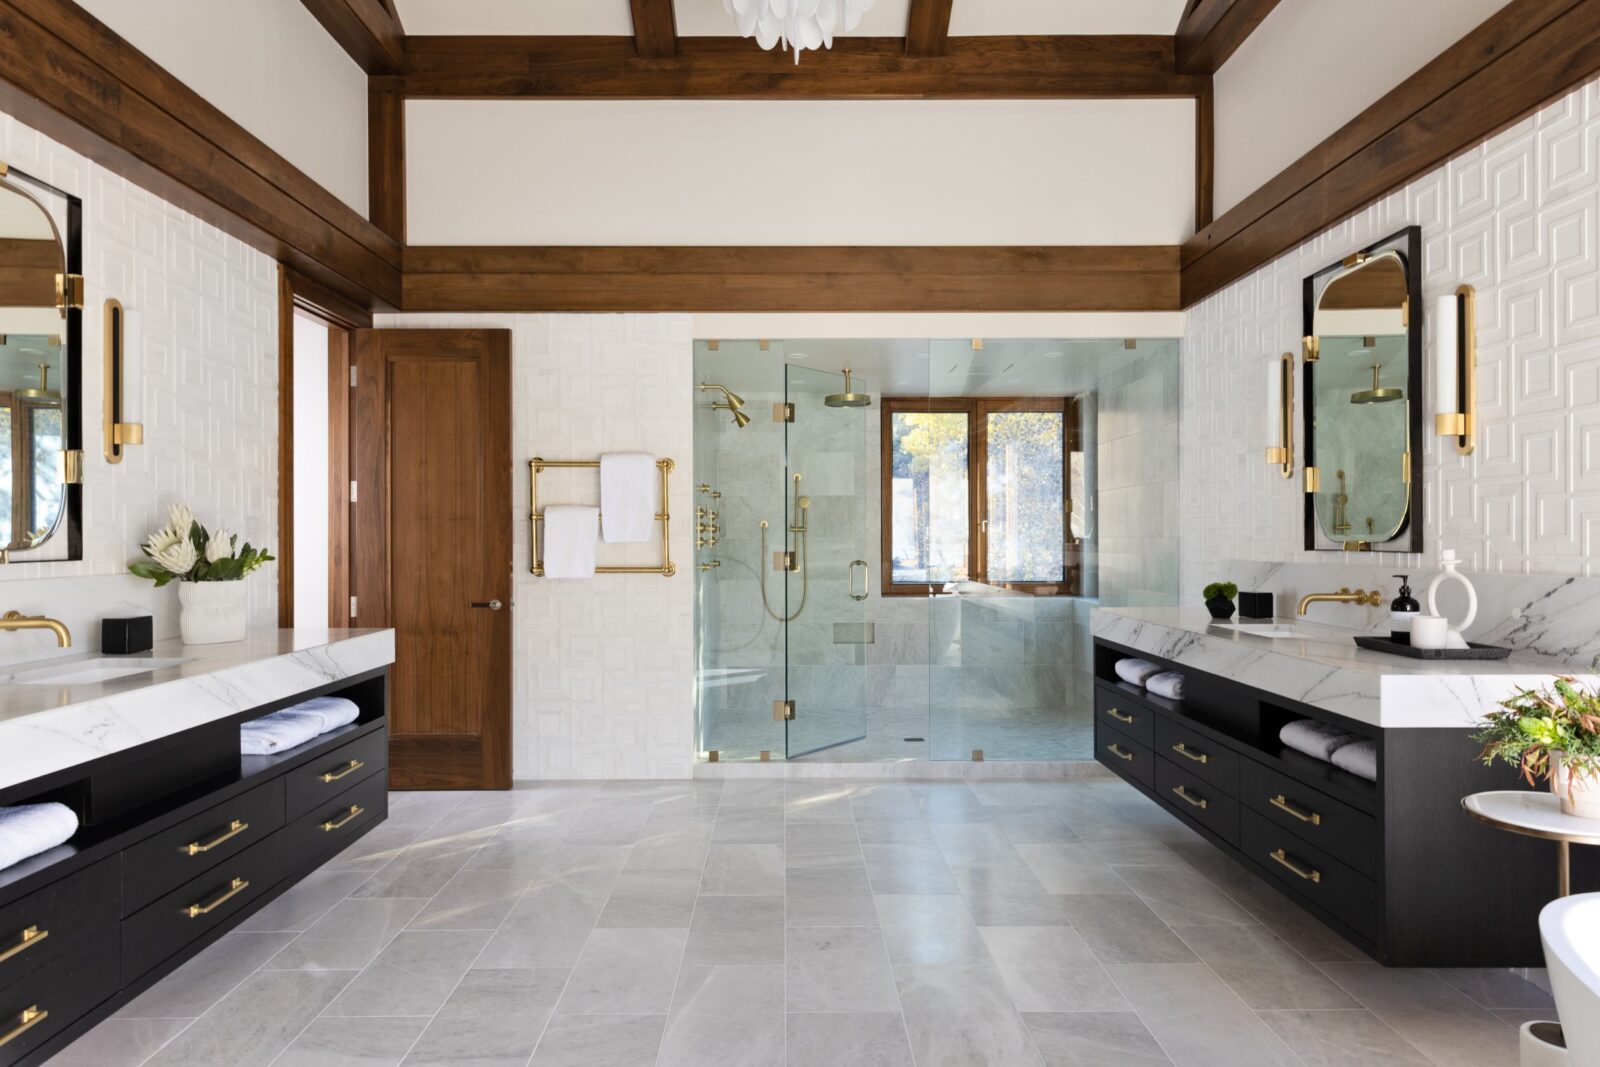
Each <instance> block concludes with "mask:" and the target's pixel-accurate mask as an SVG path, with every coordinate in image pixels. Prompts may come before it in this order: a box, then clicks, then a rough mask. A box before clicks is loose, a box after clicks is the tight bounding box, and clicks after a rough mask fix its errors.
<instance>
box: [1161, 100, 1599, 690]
mask: <svg viewBox="0 0 1600 1067" xmlns="http://www.w3.org/2000/svg"><path fill="white" fill-rule="evenodd" d="M1412 224H1416V225H1420V226H1421V227H1422V237H1423V263H1422V285H1423V302H1422V304H1423V308H1422V311H1423V315H1422V318H1423V320H1424V342H1425V343H1424V348H1425V353H1426V357H1427V359H1426V360H1425V362H1428V361H1431V359H1432V356H1433V352H1434V344H1433V338H1434V330H1435V323H1434V322H1433V321H1432V320H1433V315H1432V314H1431V312H1432V311H1433V307H1434V301H1435V300H1436V299H1437V298H1438V297H1439V296H1441V295H1443V294H1446V293H1449V292H1452V291H1454V289H1455V287H1456V286H1457V285H1460V284H1461V283H1463V282H1466V283H1470V284H1472V285H1473V286H1475V287H1476V288H1477V292H1478V329H1477V341H1478V360H1479V366H1478V378H1477V383H1478V395H1479V398H1480V399H1479V422H1480V426H1481V432H1480V434H1479V439H1478V446H1477V449H1476V451H1475V452H1474V453H1473V454H1472V455H1470V456H1459V455H1457V454H1456V453H1455V451H1454V449H1453V448H1452V447H1450V442H1449V441H1448V440H1447V439H1443V438H1439V437H1435V436H1433V435H1432V434H1431V433H1428V434H1426V435H1425V436H1424V438H1423V440H1422V442H1421V457H1420V462H1419V463H1418V464H1417V471H1418V476H1419V477H1420V478H1421V479H1422V481H1423V486H1424V526H1423V529H1424V536H1425V546H1426V549H1425V552H1424V553H1422V554H1421V556H1417V555H1411V554H1406V553H1378V554H1376V555H1374V556H1369V557H1364V558H1363V559H1362V561H1361V564H1360V565H1355V564H1352V563H1350V562H1348V561H1346V560H1344V559H1342V558H1340V557H1339V556H1338V555H1336V554H1330V553H1320V552H1308V551H1306V550H1304V548H1303V547H1302V506H1303V503H1302V501H1303V498H1302V496H1301V494H1300V491H1299V488H1298V486H1299V480H1298V479H1292V480H1285V479H1283V478H1281V477H1280V476H1279V475H1278V473H1277V471H1276V469H1275V468H1272V467H1269V466H1268V465H1267V464H1266V463H1265V462H1263V460H1262V446H1263V440H1262V434H1263V431H1262V424H1263V423H1264V415H1263V414H1262V409H1263V407H1264V404H1265V395H1264V390H1265V377H1266V376H1265V374H1264V373H1263V371H1262V368H1263V367H1264V366H1265V365H1266V362H1267V360H1269V359H1271V358H1273V357H1275V356H1277V355H1279V354H1280V353H1282V352H1285V351H1293V352H1296V353H1298V351H1299V338H1300V334H1301V279H1302V278H1303V277H1305V276H1306V275H1308V274H1311V273H1313V272H1314V271H1316V270H1319V269H1321V268H1322V267H1325V266H1327V265H1328V264H1329V263H1333V262H1336V261H1338V260H1339V259H1340V258H1342V257H1343V256H1345V255H1346V254H1348V253H1349V252H1351V251H1354V250H1356V249H1358V248H1362V247H1364V246H1366V245H1368V244H1371V243H1373V242H1375V241H1377V240H1380V239H1382V238H1384V237H1386V236H1388V235H1390V234H1392V233H1394V232H1396V231H1398V230H1400V229H1402V228H1404V227H1405V226H1407V225H1412ZM1597 232H1600V81H1597V82H1591V83H1589V84H1587V85H1585V86H1583V87H1582V88H1580V89H1577V90H1575V91H1574V92H1572V93H1569V94H1568V95H1566V96H1564V97H1562V98H1561V99H1560V100H1557V101H1555V102H1554V103H1552V104H1550V105H1549V106H1547V107H1545V108H1543V109H1542V110H1540V111H1539V112H1537V113H1536V114H1534V115H1532V116H1530V117H1528V118H1527V119H1525V120H1523V121H1522V122H1520V123H1518V124H1516V125H1515V126H1512V127H1510V128H1509V129H1506V130H1504V131H1502V132H1501V133H1499V134H1497V135H1495V136H1494V137H1492V138H1490V139H1489V140H1488V141H1487V142H1485V143H1484V144H1481V145H1479V146H1477V147H1476V148H1473V149H1471V150H1470V151H1468V152H1465V153H1463V154H1462V155H1460V156H1458V157H1456V158H1455V159H1452V160H1451V161H1450V162H1448V163H1446V164H1445V165H1444V166H1441V167H1439V168H1438V169H1437V170H1435V171H1433V172H1432V173H1430V174H1428V175H1426V176H1424V177H1422V178H1419V179H1417V180H1416V181H1414V182H1412V183H1411V184H1409V185H1407V186H1405V187H1404V188H1402V189H1397V190H1396V191H1394V192H1393V193H1391V194H1389V195H1388V196H1387V197H1385V198H1384V199H1383V200H1381V201H1379V202H1378V203H1376V204H1374V205H1372V206H1371V207H1369V208H1367V209H1366V210H1364V211H1362V212H1361V213H1359V214H1357V215H1356V216H1354V217H1352V218H1350V219H1348V220H1346V221H1345V222H1343V223H1341V224H1340V225H1338V226H1336V227H1334V228H1333V229H1331V230H1328V231H1327V232H1325V233H1323V234H1321V235H1320V236H1318V237H1317V238H1315V239H1313V240H1311V241H1309V242H1307V243H1305V244H1303V245H1301V246H1300V247H1299V248H1297V249H1295V250H1294V251H1292V252H1289V253H1288V254H1286V255H1284V256H1281V257H1279V258H1278V259H1276V260H1274V261H1273V262H1272V263H1270V264H1268V265H1267V266H1265V267H1262V268H1261V269H1259V270H1257V271H1256V272H1255V273H1253V274H1251V275H1249V276H1248V277H1246V278H1243V279H1241V280H1240V281H1238V282H1236V283H1234V284H1233V285H1230V286H1228V287H1227V288H1225V289H1223V290H1221V291H1220V292H1218V293H1216V294H1214V295H1213V296H1211V297H1209V298H1207V299H1206V300H1204V301H1202V302H1201V303H1200V304H1198V305H1196V306H1195V307H1194V308H1192V309H1191V310H1190V312H1189V315H1188V322H1187V329H1186V335H1185V341H1184V354H1183V361H1182V373H1183V382H1182V386H1183V388H1182V393H1183V445H1184V447H1183V450H1182V479H1181V481H1182V492H1181V508H1180V519H1181V529H1182V530H1183V538H1182V546H1181V548H1182V567H1181V572H1182V583H1183V596H1184V599H1185V601H1186V602H1195V601H1197V600H1198V599H1199V590H1200V588H1201V587H1202V586H1203V585H1204V584H1205V583H1206V582H1208V581H1210V580H1212V579H1213V578H1220V577H1233V578H1234V579H1235V580H1238V581H1239V582H1240V584H1241V586H1244V587H1248V586H1250V585H1268V586H1269V588H1276V589H1278V590H1279V591H1280V592H1289V591H1293V592H1294V593H1295V594H1296V595H1298V594H1300V593H1303V592H1305V591H1313V590H1316V589H1328V588H1338V586H1339V585H1351V586H1363V587H1366V588H1371V587H1372V586H1374V585H1377V586H1378V587H1380V588H1382V589H1383V590H1384V591H1385V593H1386V594H1387V595H1392V594H1393V591H1394V589H1395V587H1396V586H1397V585H1398V582H1397V581H1396V580H1395V579H1394V578H1392V577H1391V575H1393V574H1395V573H1405V572H1409V573H1411V574H1412V576H1413V582H1412V584H1413V586H1414V587H1416V586H1419V585H1421V584H1425V578H1424V576H1425V575H1426V574H1427V573H1429V572H1431V571H1432V570H1433V569H1434V560H1435V558H1436V554H1437V552H1438V550H1439V549H1440V548H1453V549H1455V550H1456V551H1457V552H1458V553H1459V554H1460V555H1461V556H1462V557H1463V558H1464V559H1465V560H1466V567H1465V568H1464V569H1465V570H1466V571H1467V572H1469V573H1470V574H1471V575H1472V577H1473V579H1474V581H1475V582H1476V583H1477V585H1478V588H1479V591H1480V593H1483V594H1485V603H1484V606H1483V610H1482V611H1481V613H1480V620H1481V621H1480V623H1479V625H1478V627H1477V628H1476V630H1475V633H1476V634H1477V635H1479V636H1482V637H1492V638H1493V639H1495V640H1504V641H1507V642H1510V643H1511V644H1513V645H1515V646H1517V647H1520V648H1526V649H1530V650H1533V651H1537V652H1543V653H1547V654H1550V655H1553V656H1558V657H1561V658H1563V659H1564V660H1566V661H1568V662H1570V663H1573V664H1574V665H1576V666H1587V665H1588V663H1589V661H1590V659H1592V657H1593V656H1594V655H1595V654H1596V652H1600V242H1597V240H1596V233H1597ZM1420 398H1421V400H1422V402H1423V404H1424V408H1423V412H1424V418H1423V423H1424V425H1425V427H1431V419H1430V418H1429V417H1428V416H1430V415H1431V414H1432V411H1433V407H1432V403H1433V384H1432V381H1431V372H1425V381H1424V386H1423V389H1422V392H1421V394H1420ZM1298 403H1300V401H1299V400H1298V399H1297V404H1298ZM1297 410H1303V408H1298V407H1297ZM1301 436H1303V435H1300V434H1297V437H1301ZM1303 443H1304V442H1303V440H1297V442H1296V445H1297V448H1298V447H1300V446H1303ZM1298 462H1303V457H1297V463H1298ZM1223 571H1227V572H1228V573H1227V574H1224V573H1222V572H1223ZM1419 579H1420V581H1419ZM1273 583H1275V585H1274V584H1273ZM1281 610H1282V609H1281V608H1280V611H1281ZM1289 610H1290V611H1292V610H1293V608H1292V605H1291V606H1290V608H1289ZM1322 610H1323V609H1320V608H1319V609H1314V611H1315V612H1322ZM1519 614H1520V616H1521V617H1520V618H1519V617H1518V615H1519ZM1326 617H1327V618H1328V621H1345V622H1350V623H1351V624H1353V625H1365V624H1366V623H1368V622H1375V621H1376V620H1367V619H1358V618H1357V617H1356V614H1355V613H1354V612H1350V613H1343V614H1336V613H1333V612H1331V611H1330V612H1329V613H1328V614H1327V616H1326Z"/></svg>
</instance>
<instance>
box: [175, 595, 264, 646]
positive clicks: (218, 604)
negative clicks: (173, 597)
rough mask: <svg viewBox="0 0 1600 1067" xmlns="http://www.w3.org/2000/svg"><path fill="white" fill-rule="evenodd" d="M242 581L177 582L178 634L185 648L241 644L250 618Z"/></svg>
mask: <svg viewBox="0 0 1600 1067" xmlns="http://www.w3.org/2000/svg"><path fill="white" fill-rule="evenodd" d="M246 592H247V591H246V589H245V586H244V582H242V581H239V582H180V583H179V584H178V605H179V610H178V632H179V633H180V634H181V635H182V637H183V643H184V644H186V645H218V644H222V643H224V642H226V641H243V640H244V630H245V623H246V622H247V621H248V619H249V609H248V600H247V597H246Z"/></svg>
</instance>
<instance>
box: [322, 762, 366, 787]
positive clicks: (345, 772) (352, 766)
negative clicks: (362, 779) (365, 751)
mask: <svg viewBox="0 0 1600 1067" xmlns="http://www.w3.org/2000/svg"><path fill="white" fill-rule="evenodd" d="M365 766H366V764H365V763H362V762H361V761H360V760H358V759H353V760H351V761H350V762H349V763H346V764H345V765H344V766H343V767H341V768H339V769H338V770H336V771H329V772H328V773H327V774H324V775H323V776H322V780H323V781H324V782H337V781H338V780H339V779H341V778H348V777H349V776H350V775H352V774H354V773H356V772H357V771H359V770H360V769H361V768H363V767H365Z"/></svg>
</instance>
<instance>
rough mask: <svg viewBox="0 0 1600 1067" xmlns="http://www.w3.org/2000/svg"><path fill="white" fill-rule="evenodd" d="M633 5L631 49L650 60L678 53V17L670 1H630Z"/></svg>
mask: <svg viewBox="0 0 1600 1067" xmlns="http://www.w3.org/2000/svg"><path fill="white" fill-rule="evenodd" d="M630 3H631V4H632V5H633V47H634V50H635V51H637V52H638V53H639V55H641V56H644V57H647V58H650V59H661V58H662V57H664V56H671V55H676V54H677V52H678V17H677V15H676V14H674V13H673V9H672V0H630Z"/></svg>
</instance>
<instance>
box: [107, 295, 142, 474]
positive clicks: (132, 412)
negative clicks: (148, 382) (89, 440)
mask: <svg viewBox="0 0 1600 1067" xmlns="http://www.w3.org/2000/svg"><path fill="white" fill-rule="evenodd" d="M129 326H130V323H129V313H128V310H127V309H126V308H124V307H123V306H122V301H120V300H114V299H113V300H107V301H106V318H105V336H104V338H103V342H104V348H105V352H104V362H105V395H104V409H105V415H104V418H103V419H102V421H101V427H102V430H103V432H104V446H105V457H106V462H107V463H121V462H122V456H123V450H124V449H126V448H127V447H128V446H129V445H142V444H144V423H142V422H139V421H138V420H137V416H138V415H139V410H138V397H139V388H138V384H137V380H136V379H135V378H134V377H133V376H134V375H135V374H137V373H138V370H139V368H138V367H136V366H135V365H134V364H135V363H136V362H137V360H135V359H134V358H133V353H134V352H136V351H137V342H136V340H135V334H134V332H133V331H132V330H130V329H129Z"/></svg>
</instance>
